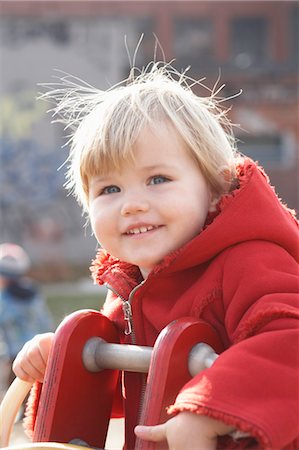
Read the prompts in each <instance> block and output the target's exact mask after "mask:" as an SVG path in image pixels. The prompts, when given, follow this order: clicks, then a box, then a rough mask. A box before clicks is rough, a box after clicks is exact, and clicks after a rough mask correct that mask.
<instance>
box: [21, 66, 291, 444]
mask: <svg viewBox="0 0 299 450" xmlns="http://www.w3.org/2000/svg"><path fill="white" fill-rule="evenodd" d="M192 82H193V81H192V80H190V83H189V80H188V78H187V77H186V76H185V75H184V74H179V73H176V71H175V70H174V69H172V68H171V67H169V66H167V65H159V64H158V63H157V64H153V65H152V66H151V67H150V68H149V70H148V71H143V72H141V73H140V75H138V76H134V71H132V73H131V76H130V77H129V78H128V80H126V82H124V83H121V84H119V85H117V86H115V87H114V88H111V89H109V90H108V91H106V92H104V91H100V90H96V89H92V88H90V87H88V86H87V85H84V86H83V87H82V89H80V87H79V86H77V87H74V83H73V80H70V82H69V86H65V84H66V85H67V84H68V78H67V77H66V78H65V79H64V80H63V83H64V85H62V86H58V87H57V90H56V91H54V92H51V93H50V94H48V97H49V98H50V99H53V98H54V100H55V101H58V106H57V109H56V110H55V112H56V114H59V115H61V116H62V117H63V120H65V121H66V122H67V124H68V126H69V127H71V126H73V127H74V128H75V132H74V135H73V138H72V140H71V152H70V157H69V170H68V175H67V177H68V187H69V189H70V190H72V191H73V192H74V194H75V196H76V197H77V199H78V201H79V202H80V203H81V204H82V205H83V208H84V209H85V211H86V212H87V213H88V215H89V218H90V222H91V226H92V229H93V232H94V234H95V236H96V238H97V240H98V242H99V244H100V245H101V247H102V249H101V250H99V252H98V255H97V258H96V259H95V261H94V262H93V266H92V273H93V277H94V280H95V281H96V283H98V284H104V285H106V286H107V288H108V290H109V294H108V297H107V300H106V303H105V305H104V309H103V312H104V314H106V315H107V316H108V317H109V318H110V319H111V320H112V321H113V322H114V323H115V325H116V327H117V329H118V330H119V336H120V341H121V342H126V343H134V344H135V343H136V344H140V345H149V346H152V345H153V344H154V342H155V340H156V338H157V336H158V334H159V333H160V331H161V330H162V329H163V328H164V327H165V326H166V325H167V324H168V323H170V322H172V321H173V320H176V319H178V318H180V317H186V316H192V317H195V318H197V319H202V320H204V321H206V322H208V323H210V324H211V325H212V326H213V327H214V328H215V330H216V331H217V332H218V334H219V336H220V337H221V339H222V342H223V346H224V348H225V351H224V352H223V353H222V354H221V355H220V356H219V358H218V359H217V361H216V362H215V363H214V364H213V366H212V367H211V368H209V369H207V370H204V371H203V372H201V373H199V374H198V375H197V376H195V377H194V378H193V379H192V380H191V381H190V382H189V383H187V384H186V385H185V386H183V387H182V390H181V392H179V393H178V396H177V398H176V401H175V403H174V404H173V405H169V409H168V412H169V420H168V421H167V422H166V423H165V424H161V425H158V426H154V427H141V426H138V427H137V428H136V429H135V433H136V434H137V435H138V436H140V437H141V438H143V439H147V440H152V441H165V440H167V442H168V445H169V449H170V450H174V449H180V450H182V449H186V448H188V449H192V450H208V449H216V448H236V449H239V448H240V449H241V448H252V449H253V448H254V449H261V448H267V449H295V448H298V445H299V440H298V436H299V431H298V423H299V416H298V378H297V376H298V335H299V328H298V317H299V308H298V224H297V222H296V220H295V218H294V216H293V214H292V212H291V211H289V210H288V209H287V208H286V207H285V206H284V205H282V203H281V202H280V201H279V199H278V198H277V196H276V195H275V192H274V190H273V188H272V187H271V186H270V184H269V181H268V178H267V176H266V175H265V173H264V172H263V170H262V169H261V168H259V167H258V166H257V165H256V164H255V163H254V162H253V161H251V160H250V159H248V158H245V157H241V156H240V155H238V153H237V151H236V149H235V140H234V137H233V135H232V132H231V125H230V123H229V121H228V119H227V118H226V114H225V111H224V110H222V109H220V107H219V102H218V101H217V98H216V95H214V94H213V92H212V93H211V96H209V97H207V98H201V97H198V96H197V95H195V94H194V93H193V91H192V89H191V87H190V86H191V84H192ZM193 84H194V83H193ZM195 84H196V83H195ZM52 337H53V336H52V335H45V336H38V337H37V338H35V339H33V340H32V341H31V342H29V343H28V344H27V345H26V346H25V348H24V349H23V350H22V351H21V353H20V354H19V355H18V357H17V359H16V361H15V363H14V370H15V373H16V374H17V375H18V376H19V377H21V378H22V379H24V380H32V379H39V380H42V377H43V374H44V371H45V361H46V359H47V357H48V353H49V348H50V345H51V342H52ZM142 384H143V375H141V374H136V373H125V375H124V378H123V392H125V398H124V400H123V403H124V410H123V411H124V416H125V420H126V433H125V434H126V437H125V441H126V442H125V448H126V449H133V448H134V441H135V437H134V428H135V426H136V425H137V424H138V411H140V402H141V401H142V400H141V391H142ZM116 413H119V411H118V412H117V411H114V414H116Z"/></svg>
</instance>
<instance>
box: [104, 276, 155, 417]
mask: <svg viewBox="0 0 299 450" xmlns="http://www.w3.org/2000/svg"><path fill="white" fill-rule="evenodd" d="M144 283H145V280H143V281H142V282H141V283H140V284H138V285H137V286H135V287H134V289H132V291H131V293H130V295H129V298H128V300H126V299H125V298H124V297H122V296H121V295H119V293H118V292H117V291H116V290H115V289H114V288H113V287H112V286H110V285H109V284H106V287H107V289H109V290H110V291H111V292H113V293H114V294H115V295H116V296H117V297H119V298H120V299H121V300H122V301H123V305H122V308H123V313H124V319H125V323H126V327H125V335H126V336H131V342H132V344H135V345H136V335H135V331H134V325H133V314H132V306H131V303H132V301H133V298H134V295H135V293H136V292H137V291H138V289H139V288H141V286H142V285H143V284H144ZM140 375H141V376H142V381H141V392H140V400H139V408H138V413H137V414H138V415H137V417H138V423H140V419H141V415H142V410H143V403H144V397H145V391H146V384H147V381H146V380H147V375H146V374H140Z"/></svg>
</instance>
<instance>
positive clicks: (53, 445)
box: [3, 442, 87, 450]
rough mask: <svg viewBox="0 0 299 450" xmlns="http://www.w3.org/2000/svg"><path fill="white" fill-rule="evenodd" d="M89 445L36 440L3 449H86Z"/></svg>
mask: <svg viewBox="0 0 299 450" xmlns="http://www.w3.org/2000/svg"><path fill="white" fill-rule="evenodd" d="M86 448H87V447H81V445H73V444H59V443H58V442H34V443H30V444H21V445H14V446H13V447H5V448H4V449H3V450H45V449H52V450H55V449H57V450H59V449H60V450H72V449H78V450H86Z"/></svg>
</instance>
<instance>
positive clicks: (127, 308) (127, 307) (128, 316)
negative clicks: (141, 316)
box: [123, 301, 133, 336]
mask: <svg viewBox="0 0 299 450" xmlns="http://www.w3.org/2000/svg"><path fill="white" fill-rule="evenodd" d="M123 312H124V319H125V321H126V322H127V327H126V328H125V335H126V336H128V335H129V334H132V331H133V330H132V308H131V304H130V303H129V302H128V301H125V302H123Z"/></svg>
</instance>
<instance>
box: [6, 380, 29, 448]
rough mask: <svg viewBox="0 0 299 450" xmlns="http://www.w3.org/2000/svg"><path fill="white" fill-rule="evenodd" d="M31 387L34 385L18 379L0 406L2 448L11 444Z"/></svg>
mask: <svg viewBox="0 0 299 450" xmlns="http://www.w3.org/2000/svg"><path fill="white" fill-rule="evenodd" d="M31 386H32V383H28V382H27V381H22V380H20V379H19V378H16V379H15V380H14V381H13V382H12V384H11V385H10V387H9V389H8V391H7V392H6V394H5V397H4V399H3V400H2V403H1V405H0V448H3V447H6V446H7V445H8V444H9V439H10V435H11V431H12V427H13V424H14V422H15V419H16V416H17V413H18V411H19V409H20V407H21V405H22V403H23V401H24V399H25V398H26V395H27V394H28V392H29V391H30V389H31ZM19 448H21V447H19Z"/></svg>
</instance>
